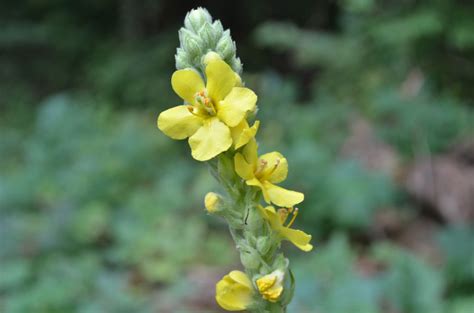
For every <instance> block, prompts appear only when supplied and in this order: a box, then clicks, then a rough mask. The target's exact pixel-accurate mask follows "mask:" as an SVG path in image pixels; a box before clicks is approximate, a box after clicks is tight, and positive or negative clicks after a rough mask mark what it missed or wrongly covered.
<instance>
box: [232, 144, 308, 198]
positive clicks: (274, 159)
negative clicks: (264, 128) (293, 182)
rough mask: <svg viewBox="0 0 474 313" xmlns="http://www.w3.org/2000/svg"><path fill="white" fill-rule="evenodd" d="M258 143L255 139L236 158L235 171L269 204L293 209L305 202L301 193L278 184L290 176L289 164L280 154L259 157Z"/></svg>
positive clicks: (271, 153) (272, 153)
mask: <svg viewBox="0 0 474 313" xmlns="http://www.w3.org/2000/svg"><path fill="white" fill-rule="evenodd" d="M257 148H258V147H257V142H256V141H255V139H254V138H251V140H250V141H249V142H248V143H247V145H246V146H245V147H244V148H243V149H242V153H237V154H236V155H235V157H234V163H235V171H236V172H237V174H238V175H239V176H240V177H242V178H243V179H245V181H246V183H247V185H249V186H256V187H259V188H260V189H261V190H262V194H263V198H264V199H265V201H266V202H267V203H274V204H276V205H278V206H282V207H292V206H294V205H295V204H298V203H300V202H301V201H303V200H304V195H303V194H302V193H301V192H296V191H292V190H287V189H284V188H281V187H279V186H277V185H275V184H276V183H279V182H282V181H284V180H285V179H286V176H287V175H288V162H287V160H286V158H285V157H284V156H283V155H281V154H280V153H279V152H270V153H266V154H264V155H262V156H260V157H258V155H257Z"/></svg>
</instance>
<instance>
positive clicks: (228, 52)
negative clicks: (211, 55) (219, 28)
mask: <svg viewBox="0 0 474 313" xmlns="http://www.w3.org/2000/svg"><path fill="white" fill-rule="evenodd" d="M216 50H217V51H219V53H221V54H222V56H223V57H224V59H227V58H231V57H233V56H235V52H236V48H235V44H234V42H233V41H232V38H231V37H230V31H229V30H226V31H224V33H223V35H222V37H221V38H220V39H219V41H218V42H217V45H216Z"/></svg>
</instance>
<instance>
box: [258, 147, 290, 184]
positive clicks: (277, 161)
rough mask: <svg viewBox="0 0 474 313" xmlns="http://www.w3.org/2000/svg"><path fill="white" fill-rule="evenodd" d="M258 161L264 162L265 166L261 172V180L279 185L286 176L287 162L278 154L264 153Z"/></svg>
mask: <svg viewBox="0 0 474 313" xmlns="http://www.w3.org/2000/svg"><path fill="white" fill-rule="evenodd" d="M259 159H262V160H265V161H266V164H267V166H266V167H265V169H264V170H263V171H262V174H261V177H262V179H265V180H268V181H270V182H271V183H274V184H276V183H279V182H282V181H284V180H285V179H286V176H287V175H288V161H287V160H286V158H285V157H284V156H283V155H281V153H279V152H270V153H265V154H264V155H262V156H260V158H259Z"/></svg>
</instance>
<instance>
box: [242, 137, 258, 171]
mask: <svg viewBox="0 0 474 313" xmlns="http://www.w3.org/2000/svg"><path fill="white" fill-rule="evenodd" d="M257 150H258V145H257V141H256V140H255V138H251V139H250V140H249V142H248V143H247V144H246V145H245V147H244V148H243V149H242V154H243V156H244V158H245V160H247V162H248V163H249V164H251V165H252V166H253V168H254V170H255V169H256V167H257V161H258V155H257Z"/></svg>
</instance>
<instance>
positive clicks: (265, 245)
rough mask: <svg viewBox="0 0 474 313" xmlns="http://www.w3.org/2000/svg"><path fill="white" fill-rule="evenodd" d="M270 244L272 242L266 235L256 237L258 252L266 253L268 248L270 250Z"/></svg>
mask: <svg viewBox="0 0 474 313" xmlns="http://www.w3.org/2000/svg"><path fill="white" fill-rule="evenodd" d="M271 246H272V242H271V240H270V238H268V237H263V236H261V237H258V239H257V250H258V252H260V253H261V254H266V253H267V252H268V250H270V248H271Z"/></svg>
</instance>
